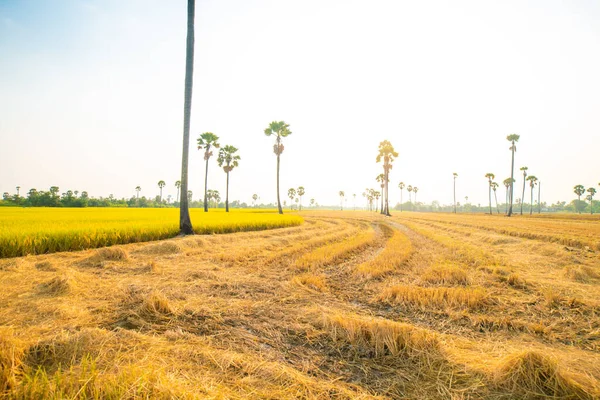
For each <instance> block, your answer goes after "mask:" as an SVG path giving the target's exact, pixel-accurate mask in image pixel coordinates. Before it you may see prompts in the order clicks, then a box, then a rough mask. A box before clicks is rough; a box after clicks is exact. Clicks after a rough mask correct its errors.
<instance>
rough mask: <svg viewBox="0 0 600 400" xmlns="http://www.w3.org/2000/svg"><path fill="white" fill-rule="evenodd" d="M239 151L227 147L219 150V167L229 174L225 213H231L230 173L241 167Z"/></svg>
mask: <svg viewBox="0 0 600 400" xmlns="http://www.w3.org/2000/svg"><path fill="white" fill-rule="evenodd" d="M237 151H238V149H237V148H235V147H233V146H229V145H227V146H225V147H223V148H222V149H220V150H219V157H217V163H218V164H219V167H222V168H223V171H225V173H226V174H227V184H226V186H225V187H226V189H225V212H229V173H230V172H231V171H232V170H233V169H234V168H235V167H237V166H238V165H239V161H240V160H241V158H240V156H239V155H237V154H235V153H237Z"/></svg>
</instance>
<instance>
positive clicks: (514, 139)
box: [506, 133, 521, 217]
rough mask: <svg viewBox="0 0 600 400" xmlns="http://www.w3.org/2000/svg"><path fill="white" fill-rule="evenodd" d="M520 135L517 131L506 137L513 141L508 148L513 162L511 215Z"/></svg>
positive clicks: (511, 168) (511, 166) (510, 212)
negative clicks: (516, 153) (516, 155)
mask: <svg viewBox="0 0 600 400" xmlns="http://www.w3.org/2000/svg"><path fill="white" fill-rule="evenodd" d="M520 137H521V136H519V135H517V134H516V133H513V134H512V135H508V136H507V137H506V140H508V141H509V142H510V143H511V146H510V147H509V148H508V149H509V150H510V151H511V153H512V162H511V165H510V208H509V209H508V214H507V215H508V216H509V217H510V216H511V215H512V213H513V210H512V206H513V193H514V186H515V151H517V146H516V144H515V143H516V142H518V141H519V138H520Z"/></svg>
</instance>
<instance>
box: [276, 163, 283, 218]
mask: <svg viewBox="0 0 600 400" xmlns="http://www.w3.org/2000/svg"><path fill="white" fill-rule="evenodd" d="M279 164H280V162H279V154H277V208H278V210H279V214H283V209H282V208H281V200H280V198H279Z"/></svg>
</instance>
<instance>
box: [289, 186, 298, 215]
mask: <svg viewBox="0 0 600 400" xmlns="http://www.w3.org/2000/svg"><path fill="white" fill-rule="evenodd" d="M288 197H289V198H290V210H291V209H292V207H293V202H294V197H296V189H294V188H290V189H288Z"/></svg>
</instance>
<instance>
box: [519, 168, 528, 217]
mask: <svg viewBox="0 0 600 400" xmlns="http://www.w3.org/2000/svg"><path fill="white" fill-rule="evenodd" d="M527 169H528V168H527V167H521V168H520V170H521V171H523V193H522V194H521V199H525V182H526V181H527ZM523 203H524V201H521V215H523Z"/></svg>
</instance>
